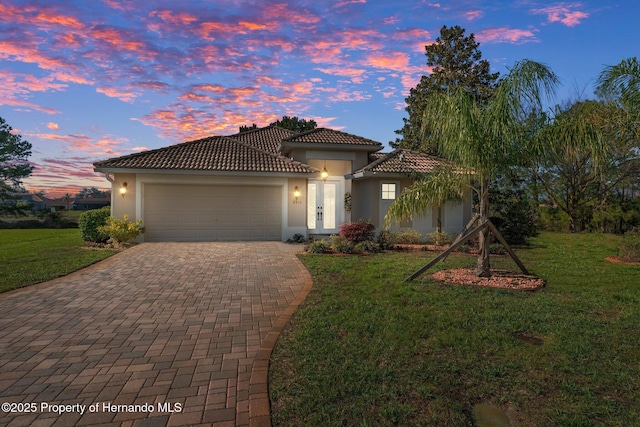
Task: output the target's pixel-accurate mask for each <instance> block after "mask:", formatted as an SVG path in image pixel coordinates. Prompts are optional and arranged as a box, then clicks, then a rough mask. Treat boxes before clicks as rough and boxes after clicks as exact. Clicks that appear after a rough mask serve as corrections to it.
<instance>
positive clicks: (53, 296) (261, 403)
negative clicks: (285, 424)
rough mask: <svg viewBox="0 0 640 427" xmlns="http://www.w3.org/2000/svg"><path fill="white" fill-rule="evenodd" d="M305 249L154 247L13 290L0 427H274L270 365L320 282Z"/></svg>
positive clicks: (3, 301)
mask: <svg viewBox="0 0 640 427" xmlns="http://www.w3.org/2000/svg"><path fill="white" fill-rule="evenodd" d="M299 250H300V247H299V246H295V245H286V244H283V243H279V242H255V243H235V242H232V243H144V244H141V245H138V246H135V247H133V248H130V249H128V250H126V251H124V252H122V253H120V254H117V255H115V256H113V257H111V258H109V259H107V260H105V261H103V262H100V263H98V264H96V265H93V266H91V267H89V268H87V269H84V270H81V271H79V272H76V273H73V274H71V275H69V276H66V277H63V278H60V279H56V280H54V281H51V282H47V283H43V284H40V285H36V286H33V287H30V288H26V289H22V290H18V291H15V292H9V293H6V294H0V317H1V318H0V403H5V404H6V403H7V402H9V403H16V405H10V406H9V407H8V408H7V407H6V405H3V412H0V426H62V425H65V426H71V425H90V426H95V425H117V426H120V425H122V426H164V425H168V426H180V425H209V426H234V425H237V426H248V425H252V426H262V425H265V426H268V425H270V420H269V400H268V395H267V385H266V383H267V369H268V358H269V355H270V352H271V349H272V348H273V345H274V344H275V340H276V338H277V335H278V333H279V331H280V330H281V329H282V327H283V326H284V323H286V320H287V316H289V315H291V314H292V313H293V311H294V310H295V308H296V307H297V305H298V304H299V303H300V301H301V300H302V299H303V298H304V296H305V295H306V293H307V292H308V291H309V289H310V286H311V278H310V276H309V273H308V272H307V271H306V269H305V268H304V266H303V265H302V263H301V262H300V261H299V260H298V259H297V258H296V257H295V253H296V252H297V251H299ZM18 402H19V403H21V405H17V403H18ZM25 404H29V405H25ZM47 405H48V406H47ZM55 405H69V406H55ZM134 405H137V406H134ZM7 409H8V410H9V412H7ZM82 410H84V411H85V412H84V414H81V413H80V411H82ZM11 411H15V412H11ZM62 411H65V412H64V413H61V412H62ZM58 412H60V413H58Z"/></svg>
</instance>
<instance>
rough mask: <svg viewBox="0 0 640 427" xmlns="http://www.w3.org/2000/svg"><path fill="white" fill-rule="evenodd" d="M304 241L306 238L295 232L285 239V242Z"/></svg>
mask: <svg viewBox="0 0 640 427" xmlns="http://www.w3.org/2000/svg"><path fill="white" fill-rule="evenodd" d="M306 241H307V239H305V237H304V236H303V235H302V234H300V233H296V234H294V235H293V236H291V237H289V238H288V239H287V243H304V242H306Z"/></svg>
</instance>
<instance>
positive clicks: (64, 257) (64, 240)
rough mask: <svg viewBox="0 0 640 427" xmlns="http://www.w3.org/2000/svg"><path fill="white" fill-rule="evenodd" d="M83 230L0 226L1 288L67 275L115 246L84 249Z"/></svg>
mask: <svg viewBox="0 0 640 427" xmlns="http://www.w3.org/2000/svg"><path fill="white" fill-rule="evenodd" d="M83 244H84V242H83V241H82V238H81V237H80V230H78V229H77V228H72V229H33V230H0V292H5V291H8V290H11V289H16V288H21V287H23V286H29V285H33V284H34V283H39V282H44V281H46V280H51V279H55V278H56V277H60V276H64V275H65V274H69V273H71V272H73V271H76V270H78V269H80V268H82V267H86V266H88V265H90V264H93V263H95V262H97V261H100V260H102V259H105V258H107V257H109V256H111V255H113V254H114V253H115V251H112V250H100V251H97V250H88V249H84V248H83V247H82V246H83Z"/></svg>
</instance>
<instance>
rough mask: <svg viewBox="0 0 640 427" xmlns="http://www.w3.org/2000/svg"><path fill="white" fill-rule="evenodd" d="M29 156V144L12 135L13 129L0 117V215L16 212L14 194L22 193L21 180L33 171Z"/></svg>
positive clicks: (19, 136) (20, 137) (18, 136)
mask: <svg viewBox="0 0 640 427" xmlns="http://www.w3.org/2000/svg"><path fill="white" fill-rule="evenodd" d="M30 155H31V144H30V143H29V142H28V141H25V140H23V139H22V136H21V135H17V134H14V133H13V128H12V127H11V126H9V124H7V122H5V121H4V119H3V118H2V117H0V213H11V214H12V213H15V212H17V210H16V209H18V207H17V197H16V196H15V194H14V193H18V192H24V188H22V180H23V179H24V178H26V177H28V176H29V175H31V171H32V170H33V167H32V166H31V165H30V164H29V161H28V158H29V156H30ZM18 210H19V209H18Z"/></svg>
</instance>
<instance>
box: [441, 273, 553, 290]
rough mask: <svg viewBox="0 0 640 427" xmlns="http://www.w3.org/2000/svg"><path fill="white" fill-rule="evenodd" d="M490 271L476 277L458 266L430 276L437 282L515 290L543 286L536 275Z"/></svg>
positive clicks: (533, 288)
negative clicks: (485, 275)
mask: <svg viewBox="0 0 640 427" xmlns="http://www.w3.org/2000/svg"><path fill="white" fill-rule="evenodd" d="M491 273H492V276H491V277H478V276H476V274H475V271H474V270H473V269H471V268H458V269H455V270H442V271H438V272H437V273H434V274H432V275H431V277H433V278H434V279H436V280H437V281H439V282H445V283H449V284H452V285H467V286H482V287H487V288H500V289H512V290H515V291H537V290H538V289H542V288H544V286H545V283H544V280H542V279H541V278H539V277H537V276H532V275H528V274H522V273H514V272H511V271H507V270H495V269H492V270H491Z"/></svg>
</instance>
